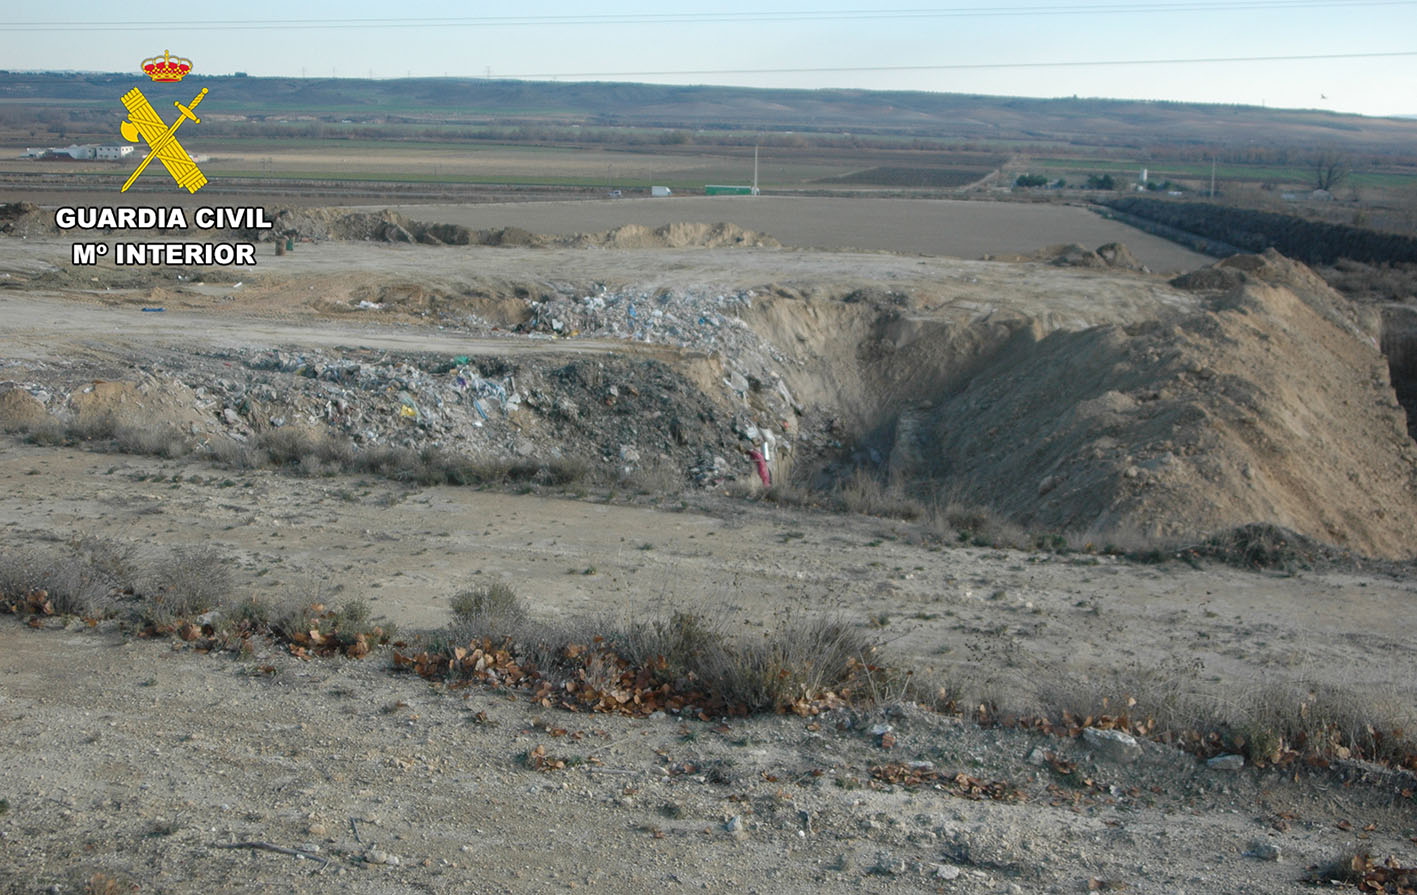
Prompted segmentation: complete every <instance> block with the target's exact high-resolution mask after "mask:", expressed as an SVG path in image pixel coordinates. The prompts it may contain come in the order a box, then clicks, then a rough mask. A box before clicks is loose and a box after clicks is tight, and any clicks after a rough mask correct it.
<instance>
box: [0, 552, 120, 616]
mask: <svg viewBox="0 0 1417 895" xmlns="http://www.w3.org/2000/svg"><path fill="white" fill-rule="evenodd" d="M134 555H135V551H134V549H133V548H132V547H129V546H126V545H122V544H119V543H118V542H116V541H110V540H105V539H102V538H95V537H89V536H83V537H79V538H75V539H74V540H72V541H70V542H69V543H68V544H67V545H65V546H63V547H52V548H47V549H46V548H37V547H27V548H17V549H14V550H10V551H7V552H5V553H4V554H0V597H3V598H6V599H16V598H19V597H23V596H24V595H25V594H27V593H30V592H32V591H36V590H43V591H47V592H48V595H49V603H50V605H51V606H52V607H53V610H54V612H55V613H56V614H58V615H82V616H97V615H102V614H104V613H105V612H107V611H109V610H110V609H111V608H112V607H113V606H114V604H115V594H116V593H117V592H118V591H121V590H123V589H125V588H127V587H129V586H131V584H132V581H133V578H134V576H135V574H136V573H135V567H134Z"/></svg>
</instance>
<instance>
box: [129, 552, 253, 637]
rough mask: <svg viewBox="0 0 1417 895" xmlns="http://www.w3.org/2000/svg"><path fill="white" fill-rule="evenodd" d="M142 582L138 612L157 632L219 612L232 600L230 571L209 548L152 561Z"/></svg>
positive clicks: (170, 554) (172, 553)
mask: <svg viewBox="0 0 1417 895" xmlns="http://www.w3.org/2000/svg"><path fill="white" fill-rule="evenodd" d="M144 578H145V580H144V582H143V584H144V586H143V588H142V591H141V594H142V602H141V606H140V610H139V611H140V613H141V617H142V620H143V621H145V622H147V623H148V624H150V625H152V626H154V627H158V628H162V627H167V626H171V625H175V624H177V623H178V622H181V621H185V620H189V619H192V618H194V617H196V616H199V615H201V614H203V613H205V612H210V611H211V610H213V609H218V608H221V607H222V606H224V605H226V604H227V603H229V602H230V600H231V596H232V576H231V570H230V569H229V568H227V565H226V559H225V557H224V556H223V555H222V554H221V552H220V551H218V550H217V549H216V548H214V547H211V546H202V547H181V548H178V549H176V550H173V551H172V552H171V553H169V554H168V555H166V556H163V557H161V558H159V559H157V560H156V561H154V562H153V563H152V564H151V566H150V567H149V569H148V570H147V574H146V575H145V576H144Z"/></svg>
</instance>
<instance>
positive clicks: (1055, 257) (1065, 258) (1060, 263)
mask: <svg viewBox="0 0 1417 895" xmlns="http://www.w3.org/2000/svg"><path fill="white" fill-rule="evenodd" d="M983 260H985V261H1005V262H1012V263H1020V262H1025V261H1034V262H1042V263H1044V264H1052V265H1053V266H1054V267H1085V268H1091V269H1093V270H1135V271H1141V272H1143V273H1149V272H1150V271H1149V269H1148V268H1147V267H1146V265H1144V264H1142V263H1141V262H1140V261H1138V260H1137V256H1136V255H1134V254H1132V250H1131V249H1129V248H1127V246H1126V244H1125V243H1121V242H1109V243H1107V244H1106V245H1101V246H1098V247H1097V249H1096V251H1094V250H1092V249H1089V248H1087V247H1085V246H1081V245H1078V244H1077V243H1075V242H1073V243H1064V244H1059V245H1050V246H1048V247H1047V248H1043V249H1039V250H1038V251H1036V252H1033V253H1031V254H1026V255H1021V254H1017V253H1010V252H1005V253H998V254H989V255H985V256H984V258H983Z"/></svg>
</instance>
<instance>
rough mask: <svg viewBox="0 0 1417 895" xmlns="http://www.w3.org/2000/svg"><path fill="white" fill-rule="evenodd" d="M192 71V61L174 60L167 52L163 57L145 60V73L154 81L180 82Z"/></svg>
mask: <svg viewBox="0 0 1417 895" xmlns="http://www.w3.org/2000/svg"><path fill="white" fill-rule="evenodd" d="M191 70H192V60H191V59H183V58H182V57H181V56H178V57H177V58H175V59H174V58H173V57H172V54H171V53H169V52H167V51H166V50H163V51H162V55H161V56H154V57H153V58H151V59H144V60H143V73H144V74H146V75H147V76H148V77H150V78H152V79H153V80H154V81H180V80H182V79H183V78H184V77H186V76H187V73H188V72H190V71H191Z"/></svg>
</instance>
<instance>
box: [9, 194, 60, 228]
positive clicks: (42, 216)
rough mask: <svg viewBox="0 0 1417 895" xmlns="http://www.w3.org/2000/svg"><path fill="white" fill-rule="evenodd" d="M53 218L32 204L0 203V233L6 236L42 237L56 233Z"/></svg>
mask: <svg viewBox="0 0 1417 895" xmlns="http://www.w3.org/2000/svg"><path fill="white" fill-rule="evenodd" d="M58 232H59V228H58V227H56V226H54V216H53V215H51V214H48V213H46V212H45V211H44V209H42V208H40V207H39V206H38V205H35V204H34V203H33V202H5V203H0V233H3V234H5V235H6V236H44V235H48V234H51V233H58Z"/></svg>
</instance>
